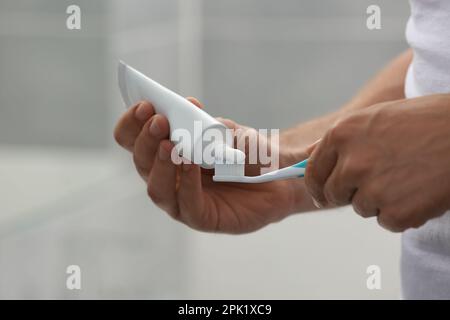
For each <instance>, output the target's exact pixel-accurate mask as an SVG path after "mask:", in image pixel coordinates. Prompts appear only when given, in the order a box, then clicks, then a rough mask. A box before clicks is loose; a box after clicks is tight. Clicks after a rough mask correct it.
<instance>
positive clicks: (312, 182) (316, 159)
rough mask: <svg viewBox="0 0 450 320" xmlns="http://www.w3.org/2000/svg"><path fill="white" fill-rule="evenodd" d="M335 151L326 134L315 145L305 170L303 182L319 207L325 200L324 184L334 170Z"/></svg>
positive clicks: (325, 203)
mask: <svg viewBox="0 0 450 320" xmlns="http://www.w3.org/2000/svg"><path fill="white" fill-rule="evenodd" d="M337 157H338V155H337V152H336V150H335V148H334V147H333V146H332V145H331V144H330V143H329V138H328V135H326V136H325V138H324V139H323V140H322V141H321V142H320V143H319V144H318V145H317V147H316V148H315V149H314V151H313V153H312V154H311V157H310V158H309V160H308V166H307V168H306V172H305V184H306V187H307V189H308V192H309V194H310V195H311V197H312V198H313V200H314V202H315V203H316V204H317V205H318V206H319V207H325V206H326V205H327V200H326V198H325V195H324V186H325V183H326V181H327V179H328V177H329V176H330V175H331V173H332V172H333V170H334V167H335V165H336V162H337Z"/></svg>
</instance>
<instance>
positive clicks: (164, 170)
mask: <svg viewBox="0 0 450 320" xmlns="http://www.w3.org/2000/svg"><path fill="white" fill-rule="evenodd" d="M172 148H173V144H172V143H171V142H170V141H169V140H162V141H161V143H160V144H159V147H158V152H157V155H156V157H155V160H154V163H153V167H152V170H151V172H150V175H149V178H148V182H147V193H148V195H149V197H150V198H151V199H152V201H153V202H154V203H155V204H156V205H157V206H158V207H160V208H161V209H163V210H164V211H166V212H167V213H168V214H169V215H170V216H171V217H173V218H175V219H176V218H177V217H178V212H179V211H178V203H177V198H176V178H177V167H176V165H175V164H174V163H173V162H172V160H171V158H170V154H171V151H172Z"/></svg>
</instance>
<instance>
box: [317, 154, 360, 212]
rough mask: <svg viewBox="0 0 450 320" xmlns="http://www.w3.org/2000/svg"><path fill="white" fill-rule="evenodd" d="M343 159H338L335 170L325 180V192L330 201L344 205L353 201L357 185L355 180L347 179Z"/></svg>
mask: <svg viewBox="0 0 450 320" xmlns="http://www.w3.org/2000/svg"><path fill="white" fill-rule="evenodd" d="M340 163H341V161H338V162H337V164H336V166H335V168H334V170H333V172H332V173H331V175H330V176H329V177H328V179H327V181H326V182H325V185H324V188H323V193H324V196H325V199H326V201H327V202H328V203H332V204H334V205H337V206H344V205H347V204H349V203H350V202H351V200H352V197H353V195H354V194H355V191H356V188H357V186H356V185H355V184H354V183H353V180H351V179H347V176H346V174H345V172H344V171H343V167H342V165H340Z"/></svg>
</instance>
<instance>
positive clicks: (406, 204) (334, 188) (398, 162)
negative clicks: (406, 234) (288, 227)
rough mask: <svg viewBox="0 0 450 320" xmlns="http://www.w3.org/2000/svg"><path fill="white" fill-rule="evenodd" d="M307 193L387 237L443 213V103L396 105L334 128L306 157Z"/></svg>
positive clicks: (448, 170) (449, 193)
mask: <svg viewBox="0 0 450 320" xmlns="http://www.w3.org/2000/svg"><path fill="white" fill-rule="evenodd" d="M305 179H306V186H307V188H308V191H309V193H310V194H311V196H312V197H313V198H314V199H315V200H316V202H318V203H319V205H320V206H323V207H325V206H327V205H328V204H334V205H345V204H349V203H351V204H352V205H353V208H354V210H355V211H356V212H357V213H358V214H359V215H361V216H363V217H372V216H377V217H378V222H379V224H380V225H381V226H383V227H385V228H386V229H389V230H391V231H396V232H399V231H403V230H405V229H407V228H411V227H413V228H417V227H419V226H421V225H423V224H424V223H425V222H426V221H427V220H429V219H431V218H433V217H436V216H439V215H441V214H443V213H444V212H445V211H446V210H448V209H450V95H433V96H427V97H421V98H417V99H410V100H398V101H393V102H387V103H382V104H378V105H374V106H372V107H369V108H366V109H364V110H361V111H358V112H355V113H353V114H352V115H349V116H347V117H345V118H343V119H341V120H340V121H338V122H337V123H336V124H335V125H334V126H333V127H332V128H331V129H330V130H328V132H327V133H326V134H325V135H324V137H323V138H322V140H321V141H320V142H319V143H318V144H317V145H316V146H315V148H314V150H313V151H312V154H311V157H310V160H309V162H308V168H307V171H306V177H305Z"/></svg>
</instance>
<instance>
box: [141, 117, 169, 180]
mask: <svg viewBox="0 0 450 320" xmlns="http://www.w3.org/2000/svg"><path fill="white" fill-rule="evenodd" d="M168 137H169V122H168V121H167V118H166V117H164V116H162V115H160V114H156V115H154V116H153V117H152V118H151V119H150V120H149V121H148V122H147V123H146V124H145V125H144V127H143V128H142V130H141V132H140V133H139V136H138V137H137V139H136V142H135V145H134V152H133V160H134V163H135V165H136V169H137V170H138V172H139V174H140V175H141V176H142V177H143V179H144V180H147V177H148V174H149V172H150V170H151V168H152V165H153V161H154V159H155V155H156V152H157V150H158V146H159V143H160V142H161V140H163V139H167V138H168Z"/></svg>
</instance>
